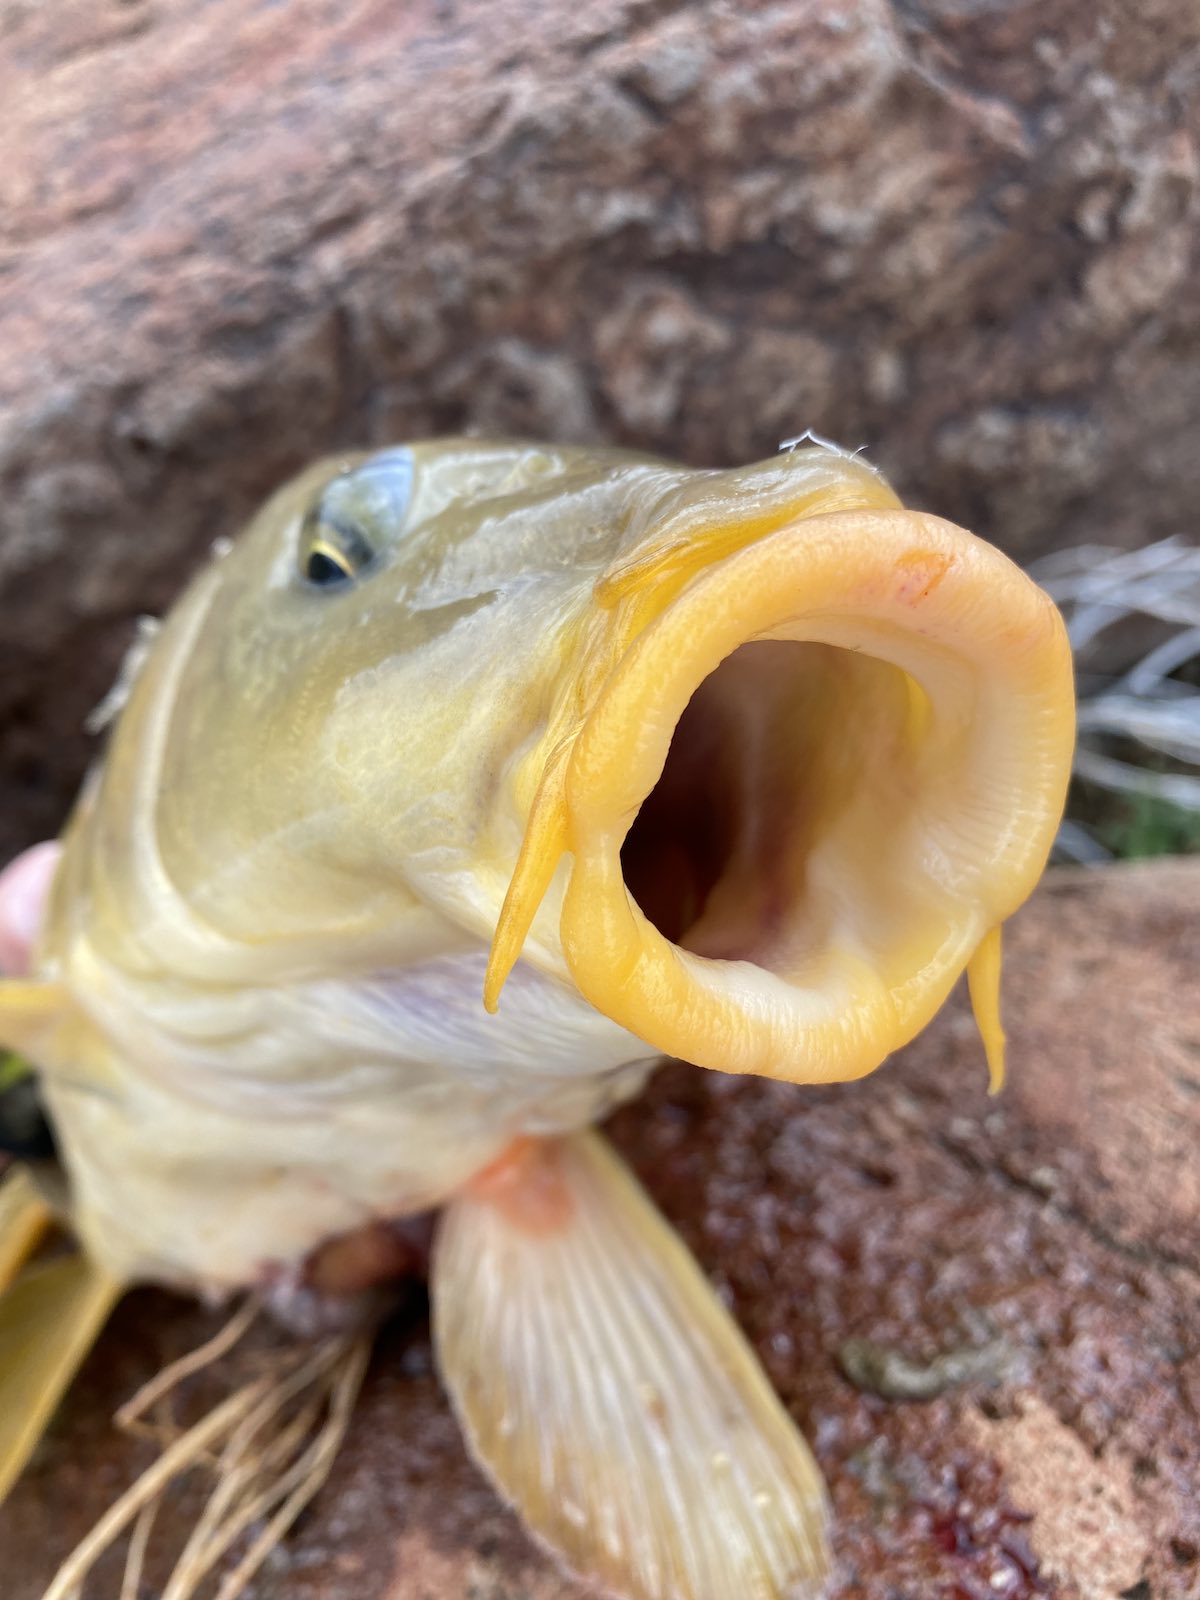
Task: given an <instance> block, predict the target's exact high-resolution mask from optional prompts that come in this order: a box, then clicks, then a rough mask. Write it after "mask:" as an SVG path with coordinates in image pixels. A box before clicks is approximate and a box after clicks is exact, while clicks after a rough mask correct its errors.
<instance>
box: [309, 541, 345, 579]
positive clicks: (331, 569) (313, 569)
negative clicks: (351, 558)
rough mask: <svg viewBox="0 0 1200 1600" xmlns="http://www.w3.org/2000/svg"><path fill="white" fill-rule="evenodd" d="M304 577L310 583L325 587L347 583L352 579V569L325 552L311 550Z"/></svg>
mask: <svg viewBox="0 0 1200 1600" xmlns="http://www.w3.org/2000/svg"><path fill="white" fill-rule="evenodd" d="M304 576H305V577H306V578H307V579H308V581H309V583H315V584H319V585H320V586H322V587H324V586H325V585H326V584H331V583H345V581H346V579H347V578H349V577H350V569H349V567H345V566H342V565H341V563H340V562H337V561H335V560H334V558H333V557H332V556H331V555H327V554H326V552H325V551H324V550H310V551H309V553H308V560H307V561H306V562H305V564H304Z"/></svg>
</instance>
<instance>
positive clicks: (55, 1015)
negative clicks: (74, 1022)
mask: <svg viewBox="0 0 1200 1600" xmlns="http://www.w3.org/2000/svg"><path fill="white" fill-rule="evenodd" d="M65 1010H66V1005H65V1000H64V996H63V991H62V986H61V985H60V984H57V983H50V982H46V981H44V980H42V979H40V978H0V1045H3V1046H4V1047H5V1048H6V1049H8V1050H16V1051H19V1052H20V1054H21V1055H24V1056H29V1057H31V1058H32V1059H34V1060H36V1059H37V1058H38V1055H39V1053H40V1051H41V1050H43V1049H44V1048H45V1042H46V1040H47V1038H48V1037H49V1036H50V1034H51V1032H52V1030H53V1029H54V1028H55V1027H56V1026H57V1025H58V1023H59V1022H60V1021H61V1019H62V1017H63V1015H64V1012H65Z"/></svg>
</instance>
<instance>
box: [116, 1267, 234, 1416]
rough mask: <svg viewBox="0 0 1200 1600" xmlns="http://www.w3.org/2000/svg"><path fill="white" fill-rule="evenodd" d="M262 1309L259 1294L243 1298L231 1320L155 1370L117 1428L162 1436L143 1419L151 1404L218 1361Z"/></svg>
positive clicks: (121, 1412)
mask: <svg viewBox="0 0 1200 1600" xmlns="http://www.w3.org/2000/svg"><path fill="white" fill-rule="evenodd" d="M261 1309H262V1302H261V1301H260V1300H259V1299H258V1297H257V1296H255V1295H251V1296H250V1297H249V1298H248V1299H246V1300H244V1301H243V1302H242V1304H241V1305H240V1306H239V1307H238V1309H237V1310H236V1311H235V1312H234V1314H233V1316H232V1317H230V1319H229V1321H228V1322H227V1323H226V1324H225V1325H224V1327H223V1328H221V1329H220V1331H219V1332H217V1333H215V1334H214V1335H213V1337H212V1338H211V1339H209V1340H207V1341H206V1342H205V1343H204V1344H202V1345H199V1346H198V1347H197V1348H196V1349H195V1350H189V1351H188V1353H187V1354H186V1355H183V1356H180V1357H179V1359H178V1360H177V1361H172V1362H171V1364H170V1365H169V1366H166V1367H164V1368H163V1369H162V1371H161V1372H157V1373H155V1375H154V1377H153V1378H151V1379H150V1380H149V1382H148V1383H144V1384H143V1385H142V1387H141V1388H140V1389H139V1390H138V1391H137V1393H136V1394H134V1395H132V1396H131V1397H130V1399H128V1400H127V1401H126V1402H125V1404H124V1405H123V1406H122V1407H121V1409H120V1410H119V1411H118V1412H117V1414H116V1416H115V1417H114V1419H113V1420H114V1421H115V1422H116V1424H117V1427H118V1428H121V1429H123V1430H124V1431H125V1432H126V1433H140V1434H144V1435H149V1436H150V1437H154V1438H157V1437H160V1431H159V1430H158V1429H156V1428H154V1427H150V1426H147V1425H146V1424H144V1423H142V1422H141V1418H142V1417H143V1416H144V1415H145V1414H146V1412H147V1411H148V1410H149V1409H150V1407H151V1406H153V1405H156V1404H157V1403H158V1402H159V1401H160V1400H164V1399H165V1398H166V1397H167V1395H169V1394H170V1393H171V1392H172V1390H174V1389H177V1388H178V1387H179V1385H180V1384H181V1383H182V1382H183V1381H184V1379H185V1378H190V1377H193V1376H194V1375H195V1374H196V1373H197V1372H202V1371H203V1370H204V1368H205V1367H208V1366H211V1365H212V1363H213V1362H214V1361H219V1360H220V1359H221V1357H222V1356H223V1355H224V1354H225V1353H226V1351H228V1350H232V1349H233V1347H234V1345H235V1344H236V1343H237V1342H238V1340H239V1339H240V1338H241V1337H242V1335H243V1334H244V1333H245V1332H246V1331H247V1329H248V1328H249V1327H250V1325H251V1323H252V1322H253V1321H254V1320H255V1318H256V1317H257V1316H258V1313H259V1311H260V1310H261Z"/></svg>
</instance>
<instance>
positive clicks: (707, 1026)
mask: <svg viewBox="0 0 1200 1600" xmlns="http://www.w3.org/2000/svg"><path fill="white" fill-rule="evenodd" d="M1072 736H1073V698H1072V687H1071V665H1070V650H1069V646H1068V644H1067V641H1066V637H1065V631H1064V629H1063V627H1062V623H1061V619H1060V618H1059V617H1058V614H1057V612H1056V611H1055V609H1054V607H1053V605H1052V604H1051V603H1050V602H1049V600H1048V599H1047V598H1046V597H1045V596H1044V595H1043V594H1042V593H1041V591H1040V590H1038V589H1037V588H1036V586H1035V585H1034V584H1033V583H1032V582H1031V581H1030V580H1029V579H1027V578H1026V577H1025V576H1024V574H1022V573H1021V572H1020V571H1019V569H1017V568H1016V567H1014V566H1013V565H1012V563H1010V562H1009V561H1008V560H1007V559H1006V558H1005V557H1003V556H1002V555H1000V553H999V552H998V551H996V550H994V549H992V548H991V547H990V546H988V545H986V544H984V543H983V542H982V541H980V540H977V539H975V538H974V537H973V536H972V535H970V534H968V533H965V532H963V531H962V530H961V529H958V528H955V527H953V526H952V525H951V524H949V523H946V522H943V521H941V520H940V519H938V518H935V517H929V516H925V515H922V514H919V513H915V512H908V511H875V510H867V511H856V512H837V513H832V514H829V515H824V516H818V517H814V518H811V519H808V520H803V521H798V522H796V523H794V524H791V525H788V526H786V527H783V528H780V529H778V530H776V531H774V532H772V533H770V534H769V535H768V536H767V537H765V538H762V539H759V540H757V541H756V542H754V543H752V544H749V545H747V546H746V547H745V548H743V549H741V550H738V551H735V552H734V553H733V554H731V555H729V556H727V557H725V558H724V559H723V560H719V561H717V562H715V563H713V564H712V565H711V566H709V567H708V568H707V569H705V570H703V571H701V572H700V574H699V575H698V576H696V577H695V578H693V579H692V580H691V582H690V583H688V584H687V585H686V586H685V587H683V588H682V590H681V591H680V592H679V593H678V595H677V596H676V597H675V598H673V599H671V600H670V602H669V603H668V604H667V605H666V606H665V607H664V609H663V610H662V611H661V612H660V613H659V614H658V615H657V616H656V617H655V618H654V619H653V620H652V621H651V622H650V623H649V625H648V626H646V627H645V628H644V629H643V630H642V631H641V632H640V633H639V634H638V636H637V637H636V638H635V640H634V642H633V643H632V644H631V645H630V647H629V648H628V649H627V650H626V651H625V652H624V654H623V656H622V657H621V659H620V660H619V661H618V662H617V664H616V666H615V668H614V670H613V671H612V672H611V674H610V675H609V676H608V678H607V680H606V682H605V683H604V686H603V688H602V689H601V691H600V693H599V694H598V695H597V697H596V699H595V702H594V704H593V706H592V708H591V710H590V712H589V714H588V715H587V717H586V720H585V721H584V723H583V725H582V727H581V729H580V730H579V733H578V735H577V737H576V739H575V740H574V742H573V746H572V749H571V752H570V757H569V761H568V763H567V767H566V773H565V780H564V783H563V798H562V810H563V813H564V817H565V825H564V830H563V838H564V843H565V847H566V848H567V849H569V850H571V851H572V852H573V855H574V865H573V867H572V870H571V874H570V878H569V881H568V883H567V887H566V891H565V895H564V899H563V907H562V918H561V935H562V946H563V951H564V955H565V957H566V962H567V966H568V968H569V971H570V974H571V976H572V978H573V979H574V981H575V983H576V984H577V985H578V987H579V989H580V991H581V992H582V993H583V994H584V995H585V997H586V998H587V999H588V1000H590V1001H591V1003H592V1004H593V1005H595V1006H596V1007H597V1008H598V1009H599V1010H601V1011H603V1012H605V1013H606V1014H607V1015H609V1016H611V1017H612V1018H614V1020H616V1021H618V1022H620V1023H621V1024H622V1025H623V1026H625V1027H627V1028H629V1029H630V1030H631V1031H632V1032H634V1033H636V1034H638V1035H639V1036H640V1037H642V1038H644V1039H646V1040H647V1041H648V1042H650V1043H651V1044H653V1045H655V1046H656V1047H657V1048H659V1049H660V1050H662V1051H664V1052H665V1053H667V1054H672V1055H678V1056H681V1057H683V1058H684V1059H687V1060H690V1061H692V1062H695V1063H696V1064H698V1065H703V1066H711V1067H716V1068H720V1069H723V1070H726V1071H737V1072H753V1073H759V1074H763V1075H767V1076H774V1077H785V1078H790V1079H799V1080H804V1081H821V1080H832V1079H844V1078H851V1077H855V1076H859V1075H861V1074H862V1073H865V1072H868V1071H870V1070H872V1069H873V1068H874V1067H876V1066H877V1065H878V1064H879V1063H880V1062H881V1061H882V1060H883V1059H884V1057H885V1056H886V1055H888V1054H889V1053H890V1052H891V1051H892V1050H893V1049H895V1048H896V1047H897V1046H898V1045H900V1044H902V1043H904V1042H906V1041H907V1039H909V1038H911V1037H912V1036H913V1035H914V1034H915V1033H916V1032H917V1031H919V1029H920V1028H921V1027H922V1026H924V1024H925V1023H926V1022H927V1021H928V1020H929V1018H930V1017H931V1016H932V1015H933V1014H934V1012H935V1011H936V1010H937V1008H938V1007H939V1006H940V1004H941V1003H942V1001H943V1000H944V999H945V997H946V995H947V994H948V992H949V990H950V988H951V987H952V985H953V983H954V982H955V980H956V979H957V977H958V976H959V975H960V974H961V973H962V972H963V970H964V969H965V968H967V967H968V964H969V963H971V962H972V960H973V959H975V960H976V961H977V963H978V964H977V966H976V967H975V968H973V969H972V978H973V990H972V993H973V998H974V999H975V1000H976V1002H977V1012H981V1025H983V1026H984V1032H985V1040H986V1041H987V1042H988V1045H989V1059H990V1060H991V1062H992V1067H993V1076H997V1075H998V1071H999V1061H1000V1055H999V1052H1000V1047H1001V1042H1002V1036H1001V1035H1000V1033H999V1023H998V1011H997V1010H996V1002H995V995H994V988H995V983H996V981H997V980H998V971H999V964H998V943H997V942H996V938H995V930H997V929H998V927H999V925H1000V923H1001V922H1002V921H1003V919H1004V918H1005V917H1007V916H1008V915H1009V914H1010V913H1011V912H1012V911H1014V910H1015V909H1016V907H1017V906H1019V905H1020V904H1021V902H1022V901H1023V900H1024V899H1025V898H1026V896H1027V895H1028V893H1029V891H1030V890H1031V888H1032V887H1033V884H1034V883H1035V882H1036V879H1037V877H1038V875H1039V873H1040V872H1041V870H1042V867H1043V866H1044V864H1045V860H1046V858H1047V855H1048V853H1049V849H1050V845H1051V842H1052V839H1053V835H1054V831H1055V828H1056V825H1057V820H1058V817H1059V815H1060V813H1061V808H1062V803H1063V798H1064V795H1065V789H1066V782H1067V778H1068V775H1069V769H1070V754H1071V744H1072ZM979 952H983V954H982V955H979V954H978V953H979ZM985 969H986V972H985ZM976 977H979V979H980V982H979V984H976V983H975V981H974V980H975V978H976ZM989 987H990V988H991V990H992V991H993V992H992V994H991V998H988V996H987V995H986V994H984V990H985V989H987V988H989ZM981 996H982V999H981ZM981 1008H982V1010H981ZM989 1015H990V1016H991V1017H992V1021H991V1022H990V1023H989V1021H988V1017H989ZM989 1029H990V1034H991V1036H990V1037H989Z"/></svg>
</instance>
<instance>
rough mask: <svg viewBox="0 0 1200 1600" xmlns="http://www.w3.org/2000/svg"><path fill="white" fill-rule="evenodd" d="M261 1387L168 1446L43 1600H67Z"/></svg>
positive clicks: (248, 1388) (246, 1390) (244, 1392)
mask: <svg viewBox="0 0 1200 1600" xmlns="http://www.w3.org/2000/svg"><path fill="white" fill-rule="evenodd" d="M265 1385H266V1380H264V1379H261V1378H259V1379H256V1380H255V1381H254V1382H253V1383H248V1384H246V1385H245V1386H244V1387H243V1388H241V1389H238V1390H237V1391H236V1392H235V1393H234V1394H231V1395H230V1396H229V1398H228V1399H227V1400H226V1401H224V1403H223V1404H221V1405H219V1406H217V1407H216V1409H215V1410H213V1411H210V1412H209V1414H208V1416H206V1417H203V1418H201V1420H200V1421H199V1422H198V1423H196V1425H195V1427H193V1428H189V1429H188V1431H187V1432H186V1433H184V1434H182V1435H181V1436H180V1437H179V1438H178V1439H176V1440H175V1442H174V1443H173V1444H171V1445H169V1446H168V1448H167V1449H166V1450H164V1451H163V1453H162V1455H161V1456H159V1458H158V1460H157V1461H155V1462H153V1463H152V1464H151V1465H150V1466H149V1467H147V1468H146V1470H145V1472H143V1473H142V1475H141V1477H140V1478H138V1479H137V1481H136V1482H135V1483H133V1484H131V1485H130V1487H129V1488H128V1489H127V1490H126V1491H125V1493H124V1494H123V1495H122V1496H121V1498H120V1499H119V1500H118V1501H117V1502H116V1504H115V1505H113V1506H111V1507H110V1508H109V1510H108V1511H107V1513H106V1514H105V1515H104V1516H103V1517H101V1519H100V1521H99V1522H98V1523H97V1524H96V1526H95V1527H94V1528H93V1529H92V1531H91V1532H90V1533H89V1534H88V1535H87V1537H86V1538H85V1539H83V1540H81V1542H80V1543H79V1544H77V1545H76V1546H75V1549H74V1550H73V1551H72V1552H71V1554H70V1555H69V1556H68V1557H67V1559H66V1560H65V1561H64V1562H63V1564H62V1566H61V1567H59V1569H58V1571H57V1573H56V1574H55V1575H54V1578H53V1580H52V1582H51V1584H50V1587H49V1588H48V1589H47V1590H46V1593H45V1595H44V1596H43V1600H69V1597H70V1595H71V1593H72V1591H73V1590H74V1589H75V1588H76V1586H77V1585H80V1584H82V1583H83V1581H84V1579H85V1578H86V1577H87V1575H88V1573H89V1571H90V1570H91V1568H92V1567H93V1566H94V1565H95V1563H96V1562H97V1561H98V1560H99V1558H100V1557H101V1556H102V1555H103V1554H104V1552H105V1551H106V1550H107V1549H108V1547H109V1545H111V1544H112V1543H113V1542H114V1541H115V1540H116V1539H117V1538H119V1536H120V1535H121V1533H122V1532H123V1531H124V1529H125V1528H126V1527H127V1526H128V1524H129V1523H130V1522H132V1521H133V1519H134V1518H135V1517H136V1516H137V1515H138V1513H139V1512H140V1511H141V1509H142V1507H143V1506H145V1505H148V1504H149V1503H150V1502H151V1501H153V1500H154V1499H156V1498H157V1497H158V1496H159V1495H160V1494H161V1493H162V1491H163V1490H164V1489H165V1488H166V1486H167V1484H168V1483H170V1481H171V1479H172V1478H174V1477H175V1476H176V1475H177V1474H178V1473H180V1472H183V1471H184V1470H186V1468H188V1467H190V1466H191V1465H192V1464H193V1463H194V1462H195V1461H196V1460H198V1459H199V1457H200V1456H202V1455H203V1453H204V1451H205V1450H207V1449H208V1447H209V1445H210V1443H212V1442H213V1441H214V1440H216V1439H219V1438H220V1437H221V1436H222V1434H224V1433H225V1432H226V1431H227V1430H228V1429H229V1428H230V1427H232V1426H233V1425H234V1424H235V1423H236V1422H237V1420H238V1419H239V1418H240V1417H242V1416H244V1415H245V1413H246V1412H247V1411H249V1410H250V1408H251V1406H253V1405H254V1404H255V1403H256V1402H257V1400H258V1399H259V1397H260V1396H261V1394H262V1393H263V1390H264V1388H265Z"/></svg>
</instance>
